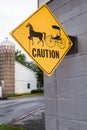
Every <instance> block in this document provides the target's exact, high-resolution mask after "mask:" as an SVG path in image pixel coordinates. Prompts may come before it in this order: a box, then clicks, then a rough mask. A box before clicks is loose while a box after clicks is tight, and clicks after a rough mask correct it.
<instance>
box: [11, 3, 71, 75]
mask: <svg viewBox="0 0 87 130" xmlns="http://www.w3.org/2000/svg"><path fill="white" fill-rule="evenodd" d="M10 34H11V35H12V36H13V38H14V39H16V40H17V41H18V43H19V44H20V45H21V46H22V47H23V48H24V49H25V51H26V52H27V53H28V54H29V56H30V57H31V58H32V59H33V60H34V61H35V62H36V64H37V65H38V66H39V67H40V68H41V69H42V70H43V71H44V72H45V73H46V74H47V75H48V76H50V75H51V74H52V73H53V71H54V70H55V68H56V67H57V66H58V65H59V63H60V62H61V61H62V59H63V58H64V56H65V55H66V53H67V52H68V51H69V49H70V48H71V46H72V42H71V41H70V39H69V37H68V36H67V35H66V33H65V32H64V30H63V28H62V27H61V25H60V24H59V22H58V21H57V20H56V18H55V17H54V16H53V14H52V12H51V11H50V10H49V8H48V7H47V5H43V6H42V7H41V8H39V9H38V10H37V11H36V12H35V13H34V14H32V15H31V16H30V17H28V18H27V19H26V20H25V21H23V22H22V23H21V24H20V25H19V26H18V27H16V28H15V29H14V30H13V31H12V32H11V33H10Z"/></svg>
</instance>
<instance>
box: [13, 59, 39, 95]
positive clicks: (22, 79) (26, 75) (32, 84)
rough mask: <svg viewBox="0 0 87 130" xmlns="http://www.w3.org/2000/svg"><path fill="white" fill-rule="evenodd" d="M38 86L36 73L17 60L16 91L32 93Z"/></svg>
mask: <svg viewBox="0 0 87 130" xmlns="http://www.w3.org/2000/svg"><path fill="white" fill-rule="evenodd" d="M36 88H37V80H36V77H35V73H34V72H33V71H32V70H31V69H29V68H27V67H25V66H24V65H22V64H20V63H19V62H17V61H15V93H30V92H31V90H33V89H36Z"/></svg>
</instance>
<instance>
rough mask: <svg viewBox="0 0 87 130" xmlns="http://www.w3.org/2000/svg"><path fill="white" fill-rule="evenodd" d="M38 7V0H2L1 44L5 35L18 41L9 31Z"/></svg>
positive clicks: (0, 1) (0, 10) (0, 15)
mask: <svg viewBox="0 0 87 130" xmlns="http://www.w3.org/2000/svg"><path fill="white" fill-rule="evenodd" d="M37 8H38V3H37V0H0V44H1V42H2V41H4V40H5V37H8V39H9V40H11V41H12V42H16V41H15V40H14V39H13V38H12V37H11V36H10V35H9V32H11V31H12V30H13V29H14V28H15V27H16V26H18V25H19V24H20V23H21V22H22V21H24V20H25V19H26V18H27V17H28V16H30V15H31V14H32V13H33V12H35V11H36V10H37Z"/></svg>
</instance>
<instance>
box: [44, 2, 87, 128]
mask: <svg viewBox="0 0 87 130" xmlns="http://www.w3.org/2000/svg"><path fill="white" fill-rule="evenodd" d="M48 6H49V8H50V9H51V10H52V12H53V13H54V15H55V16H56V18H57V19H58V20H59V22H60V23H61V24H62V26H63V28H64V29H65V31H66V32H67V34H68V35H72V36H77V38H78V51H79V52H78V53H77V54H73V55H70V56H66V57H65V58H64V60H63V61H62V62H61V63H60V65H59V67H58V68H57V69H56V70H55V71H54V73H53V74H52V76H51V77H47V76H46V75H45V76H44V85H45V86H44V87H45V110H46V113H45V123H46V125H45V126H46V130H87V0H62V1H60V0H53V1H52V2H50V3H49V4H48Z"/></svg>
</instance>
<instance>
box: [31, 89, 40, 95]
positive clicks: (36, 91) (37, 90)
mask: <svg viewBox="0 0 87 130" xmlns="http://www.w3.org/2000/svg"><path fill="white" fill-rule="evenodd" d="M33 93H43V90H40V89H34V90H32V91H31V94H33Z"/></svg>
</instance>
